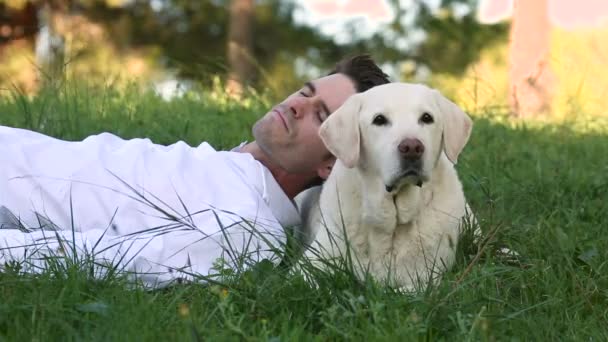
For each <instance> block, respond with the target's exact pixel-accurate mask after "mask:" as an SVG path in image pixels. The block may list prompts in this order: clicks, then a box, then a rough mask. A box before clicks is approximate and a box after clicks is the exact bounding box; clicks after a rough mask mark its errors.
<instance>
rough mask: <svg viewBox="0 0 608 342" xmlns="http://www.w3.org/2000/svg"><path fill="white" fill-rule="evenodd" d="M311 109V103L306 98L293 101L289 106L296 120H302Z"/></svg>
mask: <svg viewBox="0 0 608 342" xmlns="http://www.w3.org/2000/svg"><path fill="white" fill-rule="evenodd" d="M309 107H310V101H308V99H304V98H297V99H293V101H292V102H291V103H290V104H289V109H290V110H291V112H292V114H293V117H294V118H296V119H301V118H302V117H304V115H306V113H307V112H308V108H309Z"/></svg>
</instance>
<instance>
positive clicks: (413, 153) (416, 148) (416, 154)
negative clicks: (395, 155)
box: [399, 138, 424, 160]
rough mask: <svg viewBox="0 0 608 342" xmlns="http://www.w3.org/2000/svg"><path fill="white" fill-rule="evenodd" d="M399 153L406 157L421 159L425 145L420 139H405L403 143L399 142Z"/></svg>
mask: <svg viewBox="0 0 608 342" xmlns="http://www.w3.org/2000/svg"><path fill="white" fill-rule="evenodd" d="M399 153H401V156H402V157H403V158H405V159H411V160H415V159H420V157H422V154H423V153H424V145H422V142H421V141H420V140H418V139H411V138H407V139H403V140H402V141H401V143H399Z"/></svg>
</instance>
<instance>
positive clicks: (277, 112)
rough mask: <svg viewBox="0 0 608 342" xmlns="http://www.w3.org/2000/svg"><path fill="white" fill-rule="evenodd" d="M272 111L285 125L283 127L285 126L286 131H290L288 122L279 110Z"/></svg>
mask: <svg viewBox="0 0 608 342" xmlns="http://www.w3.org/2000/svg"><path fill="white" fill-rule="evenodd" d="M272 111H273V112H274V113H275V115H276V116H278V117H279V119H280V120H281V122H282V123H283V126H285V129H286V130H288V131H289V126H287V120H285V117H284V116H283V114H282V113H281V112H280V111H279V110H277V109H273V110H272Z"/></svg>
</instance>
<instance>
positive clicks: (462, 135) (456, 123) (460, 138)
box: [434, 90, 473, 164]
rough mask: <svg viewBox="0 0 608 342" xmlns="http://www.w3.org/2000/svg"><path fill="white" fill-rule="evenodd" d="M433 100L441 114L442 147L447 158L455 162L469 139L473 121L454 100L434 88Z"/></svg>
mask: <svg viewBox="0 0 608 342" xmlns="http://www.w3.org/2000/svg"><path fill="white" fill-rule="evenodd" d="M434 93H435V101H436V103H437V105H438V106H439V110H440V111H441V113H442V115H443V148H444V151H445V154H446V155H447V156H448V159H449V160H450V161H451V162H452V163H453V164H456V162H457V161H458V155H460V152H462V149H463V148H464V146H465V145H466V144H467V141H469V137H470V136H471V130H472V129H473V121H472V120H471V118H470V117H469V116H468V115H467V114H466V113H465V112H463V111H462V109H460V108H459V107H458V106H457V105H456V104H455V103H454V102H452V101H450V100H448V99H447V98H445V97H444V96H443V95H442V94H441V93H440V92H438V91H437V90H434Z"/></svg>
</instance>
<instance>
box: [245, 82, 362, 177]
mask: <svg viewBox="0 0 608 342" xmlns="http://www.w3.org/2000/svg"><path fill="white" fill-rule="evenodd" d="M355 93H356V90H355V85H354V83H353V81H351V79H350V78H348V76H345V75H343V74H333V75H329V76H325V77H322V78H319V79H316V80H313V81H310V82H307V83H306V84H305V85H304V86H303V87H302V88H301V89H299V90H298V91H297V92H295V93H293V94H291V95H290V96H289V97H287V98H286V99H285V100H284V101H283V102H281V103H279V104H278V105H276V106H275V107H274V108H272V110H271V111H270V112H268V113H267V114H266V115H264V117H262V118H261V119H260V120H258V122H256V124H255V125H254V126H253V136H254V137H255V139H256V142H257V144H258V146H260V148H261V149H262V150H263V151H264V152H265V153H266V154H267V155H268V156H269V157H270V159H271V161H272V162H274V163H276V164H278V165H279V166H280V167H282V168H283V169H285V170H287V171H289V172H292V173H312V172H317V169H318V168H319V167H320V166H321V165H323V162H327V159H328V156H329V151H328V150H327V149H326V148H325V145H324V144H323V142H322V141H321V138H320V137H319V133H318V131H319V126H321V123H322V122H323V121H324V120H325V119H327V117H328V116H329V115H330V114H331V113H333V112H334V111H335V110H336V109H338V107H340V106H341V105H342V104H343V103H344V101H346V99H347V98H348V97H349V96H351V95H353V94H355Z"/></svg>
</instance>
